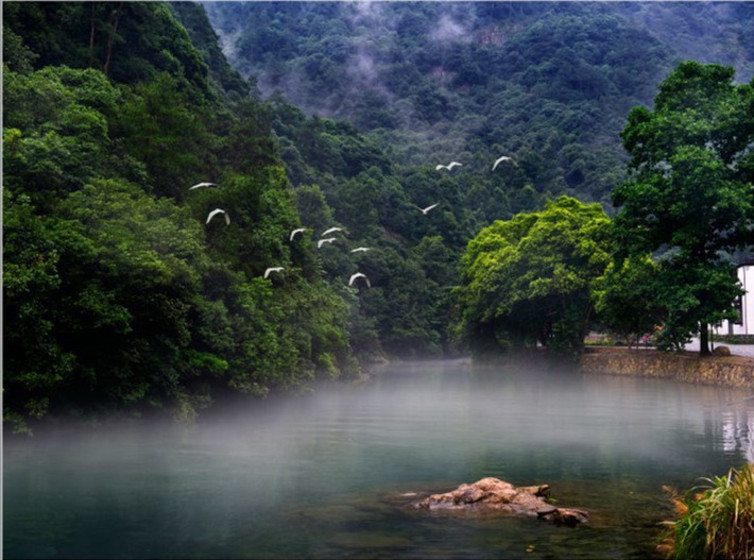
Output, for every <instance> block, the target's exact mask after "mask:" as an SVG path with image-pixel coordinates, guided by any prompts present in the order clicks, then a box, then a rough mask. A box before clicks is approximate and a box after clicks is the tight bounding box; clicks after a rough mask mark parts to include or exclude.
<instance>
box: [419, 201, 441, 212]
mask: <svg viewBox="0 0 754 560" xmlns="http://www.w3.org/2000/svg"><path fill="white" fill-rule="evenodd" d="M438 204H440V203H439V202H436V203H434V204H432V205H431V206H427V207H426V208H422V209H421V211H422V212H423V213H425V214H426V213H427V212H429V211H430V210H432V208H434V207H435V206H437V205H438Z"/></svg>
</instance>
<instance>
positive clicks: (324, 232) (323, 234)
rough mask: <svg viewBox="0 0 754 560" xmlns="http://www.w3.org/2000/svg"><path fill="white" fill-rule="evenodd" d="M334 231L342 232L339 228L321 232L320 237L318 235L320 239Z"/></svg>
mask: <svg viewBox="0 0 754 560" xmlns="http://www.w3.org/2000/svg"><path fill="white" fill-rule="evenodd" d="M334 231H343V228H339V227H331V228H330V229H328V230H325V231H323V232H322V235H320V237H324V236H325V235H327V234H328V233H333V232H334Z"/></svg>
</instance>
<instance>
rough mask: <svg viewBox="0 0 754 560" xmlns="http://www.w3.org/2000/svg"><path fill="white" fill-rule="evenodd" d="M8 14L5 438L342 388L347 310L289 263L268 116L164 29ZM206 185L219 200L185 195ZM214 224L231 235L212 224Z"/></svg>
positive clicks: (153, 23)
mask: <svg viewBox="0 0 754 560" xmlns="http://www.w3.org/2000/svg"><path fill="white" fill-rule="evenodd" d="M3 9H4V41H5V46H6V49H5V53H4V54H5V59H4V72H3V80H4V84H3V85H4V105H3V118H4V122H3V124H4V129H3V156H4V161H3V163H4V169H3V172H4V185H3V187H4V188H3V197H4V198H3V202H4V223H3V234H4V247H3V259H4V269H3V289H4V314H5V315H4V325H5V331H4V332H5V336H4V356H5V361H4V376H3V384H4V396H3V401H4V402H3V404H4V418H5V420H6V422H9V423H10V424H11V425H13V426H15V427H16V429H26V428H27V427H28V423H27V422H28V420H29V419H34V418H41V417H44V416H46V415H52V416H53V417H55V416H58V415H64V414H76V415H90V414H91V413H92V412H96V411H98V410H101V411H113V410H127V411H134V412H136V411H140V410H144V409H145V407H154V406H157V407H163V406H166V407H170V408H171V409H172V410H174V412H175V413H176V414H177V415H178V416H182V417H191V416H192V415H194V414H195V413H196V411H197V410H199V409H200V408H202V407H203V406H206V405H207V404H208V403H209V402H210V400H211V399H212V398H213V397H214V396H216V395H217V394H222V393H223V392H226V391H231V390H232V391H243V392H252V393H254V394H260V395H261V394H265V393H267V392H268V391H270V390H271V389H274V388H275V387H292V386H297V385H300V384H301V383H303V382H306V381H307V380H309V379H311V378H312V377H313V376H314V375H316V374H318V373H319V374H322V375H327V376H337V375H339V374H341V373H342V372H346V373H348V372H350V373H354V372H355V371H356V362H355V357H354V355H353V352H352V350H351V348H350V346H349V335H348V326H349V313H350V306H349V302H348V299H347V298H348V297H353V296H352V295H350V294H343V293H342V292H343V289H342V288H341V287H338V286H337V285H333V284H332V283H330V282H329V279H328V278H327V277H326V275H325V274H323V272H322V270H321V264H320V260H319V258H318V255H317V254H316V249H315V248H314V247H313V246H311V244H301V245H298V246H295V247H294V246H292V245H291V244H290V243H289V232H290V231H291V230H292V229H293V228H295V227H297V226H300V225H301V222H300V218H299V215H298V213H297V210H296V206H295V199H294V193H293V191H292V190H291V188H290V185H289V183H288V181H287V178H286V176H285V173H284V170H283V167H282V164H281V162H280V159H279V156H278V155H277V152H276V148H275V144H274V140H273V137H272V133H271V129H270V125H269V121H268V120H267V119H266V116H265V113H264V111H263V110H262V108H261V106H260V105H259V103H258V102H257V101H255V100H254V99H253V98H250V97H246V98H244V99H242V100H240V101H238V102H237V103H235V104H233V105H229V104H228V103H227V102H226V101H225V99H227V98H228V97H229V96H228V95H227V94H226V92H223V91H221V90H219V89H217V87H216V84H217V83H222V80H212V79H210V75H211V72H210V70H209V67H208V66H207V65H206V64H205V63H204V62H203V61H202V57H201V56H200V53H199V52H198V51H196V50H195V49H194V47H193V46H192V45H191V42H190V41H189V40H188V35H187V33H186V31H185V29H184V28H183V27H182V26H181V25H179V24H178V23H177V21H176V20H175V19H174V16H173V15H172V13H171V11H170V10H168V9H167V7H166V6H165V5H162V4H155V3H143V4H141V3H138V4H137V3H120V4H111V3H102V4H100V3H86V4H85V3H77V4H71V3H40V4H35V3H11V4H4V6H3ZM231 82H232V83H234V84H239V83H243V80H242V79H241V78H240V77H239V76H236V78H235V79H233V80H231ZM237 93H239V92H237ZM239 95H240V94H239ZM202 181H210V182H213V183H216V185H217V186H216V187H206V188H197V189H191V190H189V187H190V186H192V185H194V184H197V183H199V182H202ZM218 207H219V208H223V209H225V210H226V215H227V216H228V217H229V218H230V223H229V224H228V225H226V223H225V222H224V221H223V220H222V217H220V218H215V219H213V220H211V221H209V220H207V217H208V214H209V212H210V211H211V210H212V209H214V208H218ZM205 222H206V223H205ZM275 265H281V266H284V267H285V273H284V274H282V275H280V276H278V277H270V278H264V277H263V276H264V272H265V270H266V269H267V268H268V267H271V266H275Z"/></svg>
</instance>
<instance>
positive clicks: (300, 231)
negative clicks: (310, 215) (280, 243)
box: [290, 227, 306, 241]
mask: <svg viewBox="0 0 754 560" xmlns="http://www.w3.org/2000/svg"><path fill="white" fill-rule="evenodd" d="M305 231H306V228H303V227H302V228H296V229H294V230H293V231H292V232H291V238H290V240H291V241H293V238H294V237H296V234H297V233H304V232H305Z"/></svg>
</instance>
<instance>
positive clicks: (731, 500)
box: [660, 464, 754, 560]
mask: <svg viewBox="0 0 754 560" xmlns="http://www.w3.org/2000/svg"><path fill="white" fill-rule="evenodd" d="M702 480H703V481H705V482H706V484H705V485H704V486H702V487H697V488H694V489H692V490H690V491H688V492H687V493H686V494H685V495H683V496H679V495H678V494H677V493H676V492H675V491H673V490H671V489H667V488H666V490H668V491H669V492H670V493H671V502H672V503H673V505H674V507H675V511H676V513H677V514H678V516H679V518H678V519H677V520H675V521H666V522H665V525H666V526H667V527H668V529H669V530H668V533H667V536H666V539H665V540H664V541H663V544H662V545H660V549H661V550H663V551H664V552H665V553H666V554H667V556H668V557H669V558H676V559H685V558H700V559H701V558H710V559H713V558H730V559H736V560H740V559H745V560H752V559H754V466H752V465H751V464H746V465H744V466H743V467H742V468H741V469H740V470H736V469H731V470H730V471H729V472H728V475H727V476H720V477H713V478H704V479H702Z"/></svg>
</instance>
